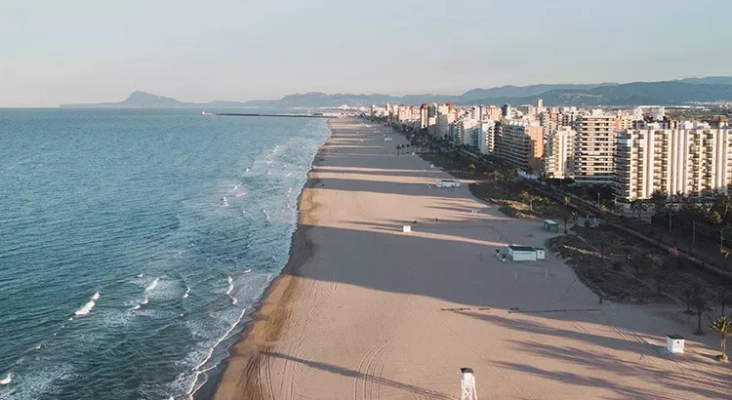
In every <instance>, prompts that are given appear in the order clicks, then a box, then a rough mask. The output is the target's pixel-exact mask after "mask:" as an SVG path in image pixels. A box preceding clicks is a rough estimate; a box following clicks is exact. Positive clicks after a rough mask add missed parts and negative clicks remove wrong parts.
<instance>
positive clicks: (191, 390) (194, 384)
mask: <svg viewBox="0 0 732 400" xmlns="http://www.w3.org/2000/svg"><path fill="white" fill-rule="evenodd" d="M246 310H247V309H246V308H242V310H241V313H240V314H239V318H237V319H236V320H235V321H234V323H232V324H231V326H230V327H229V329H228V330H227V331H226V333H224V335H223V336H221V338H219V340H217V341H216V343H214V345H213V346H211V348H210V349H209V350H208V352H207V353H206V357H205V358H204V359H203V361H201V362H200V363H199V364H198V365H197V366H196V367H195V368H194V371H196V372H195V373H194V378H193V382H191V386H190V387H189V389H188V393H186V394H187V395H188V399H189V400H193V395H194V394H195V393H196V391H197V390H198V389H200V388H201V386H203V384H204V383H206V381H205V380H204V381H203V382H200V383H199V382H198V377H199V376H200V375H201V374H203V373H206V372H208V371H210V370H212V369H213V368H216V366H215V365H214V366H210V367H208V368H205V369H203V367H204V366H205V365H206V363H207V362H208V361H209V360H210V359H211V357H213V352H214V350H216V347H217V346H218V345H220V344H221V342H223V341H224V340H226V338H227V337H229V335H230V334H231V332H232V331H233V330H234V328H236V326H237V325H239V322H241V319H242V318H243V317H244V313H245V312H246Z"/></svg>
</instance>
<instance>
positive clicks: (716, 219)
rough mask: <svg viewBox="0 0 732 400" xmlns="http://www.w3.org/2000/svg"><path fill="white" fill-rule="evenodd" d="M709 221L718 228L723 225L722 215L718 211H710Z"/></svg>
mask: <svg viewBox="0 0 732 400" xmlns="http://www.w3.org/2000/svg"><path fill="white" fill-rule="evenodd" d="M707 221H709V223H710V224H712V225H715V226H717V225H719V224H721V223H722V215H720V214H719V211H717V210H709V212H708V213H707Z"/></svg>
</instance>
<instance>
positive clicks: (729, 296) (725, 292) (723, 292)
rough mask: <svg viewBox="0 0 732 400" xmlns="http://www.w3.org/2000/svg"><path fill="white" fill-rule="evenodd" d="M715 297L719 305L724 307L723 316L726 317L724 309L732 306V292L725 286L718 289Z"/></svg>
mask: <svg viewBox="0 0 732 400" xmlns="http://www.w3.org/2000/svg"><path fill="white" fill-rule="evenodd" d="M714 297H715V300H716V301H717V304H719V305H720V306H722V316H724V308H725V307H726V306H728V305H730V304H732V293H731V292H730V290H729V288H728V287H726V286H723V287H721V288H718V289H717V291H716V292H715V296H714Z"/></svg>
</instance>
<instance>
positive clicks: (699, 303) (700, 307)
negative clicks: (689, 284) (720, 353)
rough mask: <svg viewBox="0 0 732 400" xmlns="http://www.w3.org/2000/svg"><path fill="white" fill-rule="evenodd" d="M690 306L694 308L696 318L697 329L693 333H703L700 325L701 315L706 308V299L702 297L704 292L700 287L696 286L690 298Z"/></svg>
mask: <svg viewBox="0 0 732 400" xmlns="http://www.w3.org/2000/svg"><path fill="white" fill-rule="evenodd" d="M691 306H692V307H693V308H694V312H695V313H696V320H697V329H696V332H694V334H696V335H703V334H704V331H703V330H702V326H701V317H702V314H703V313H704V311H705V310H706V309H707V301H706V300H705V299H704V293H703V291H702V290H701V288H698V289H697V290H696V294H695V296H694V297H693V298H692V299H691Z"/></svg>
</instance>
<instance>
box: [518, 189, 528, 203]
mask: <svg viewBox="0 0 732 400" xmlns="http://www.w3.org/2000/svg"><path fill="white" fill-rule="evenodd" d="M519 196H521V201H522V202H523V203H524V204H526V203H527V202H528V201H529V198H531V195H530V194H529V192H527V191H526V190H522V191H521V192H520V193H519Z"/></svg>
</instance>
